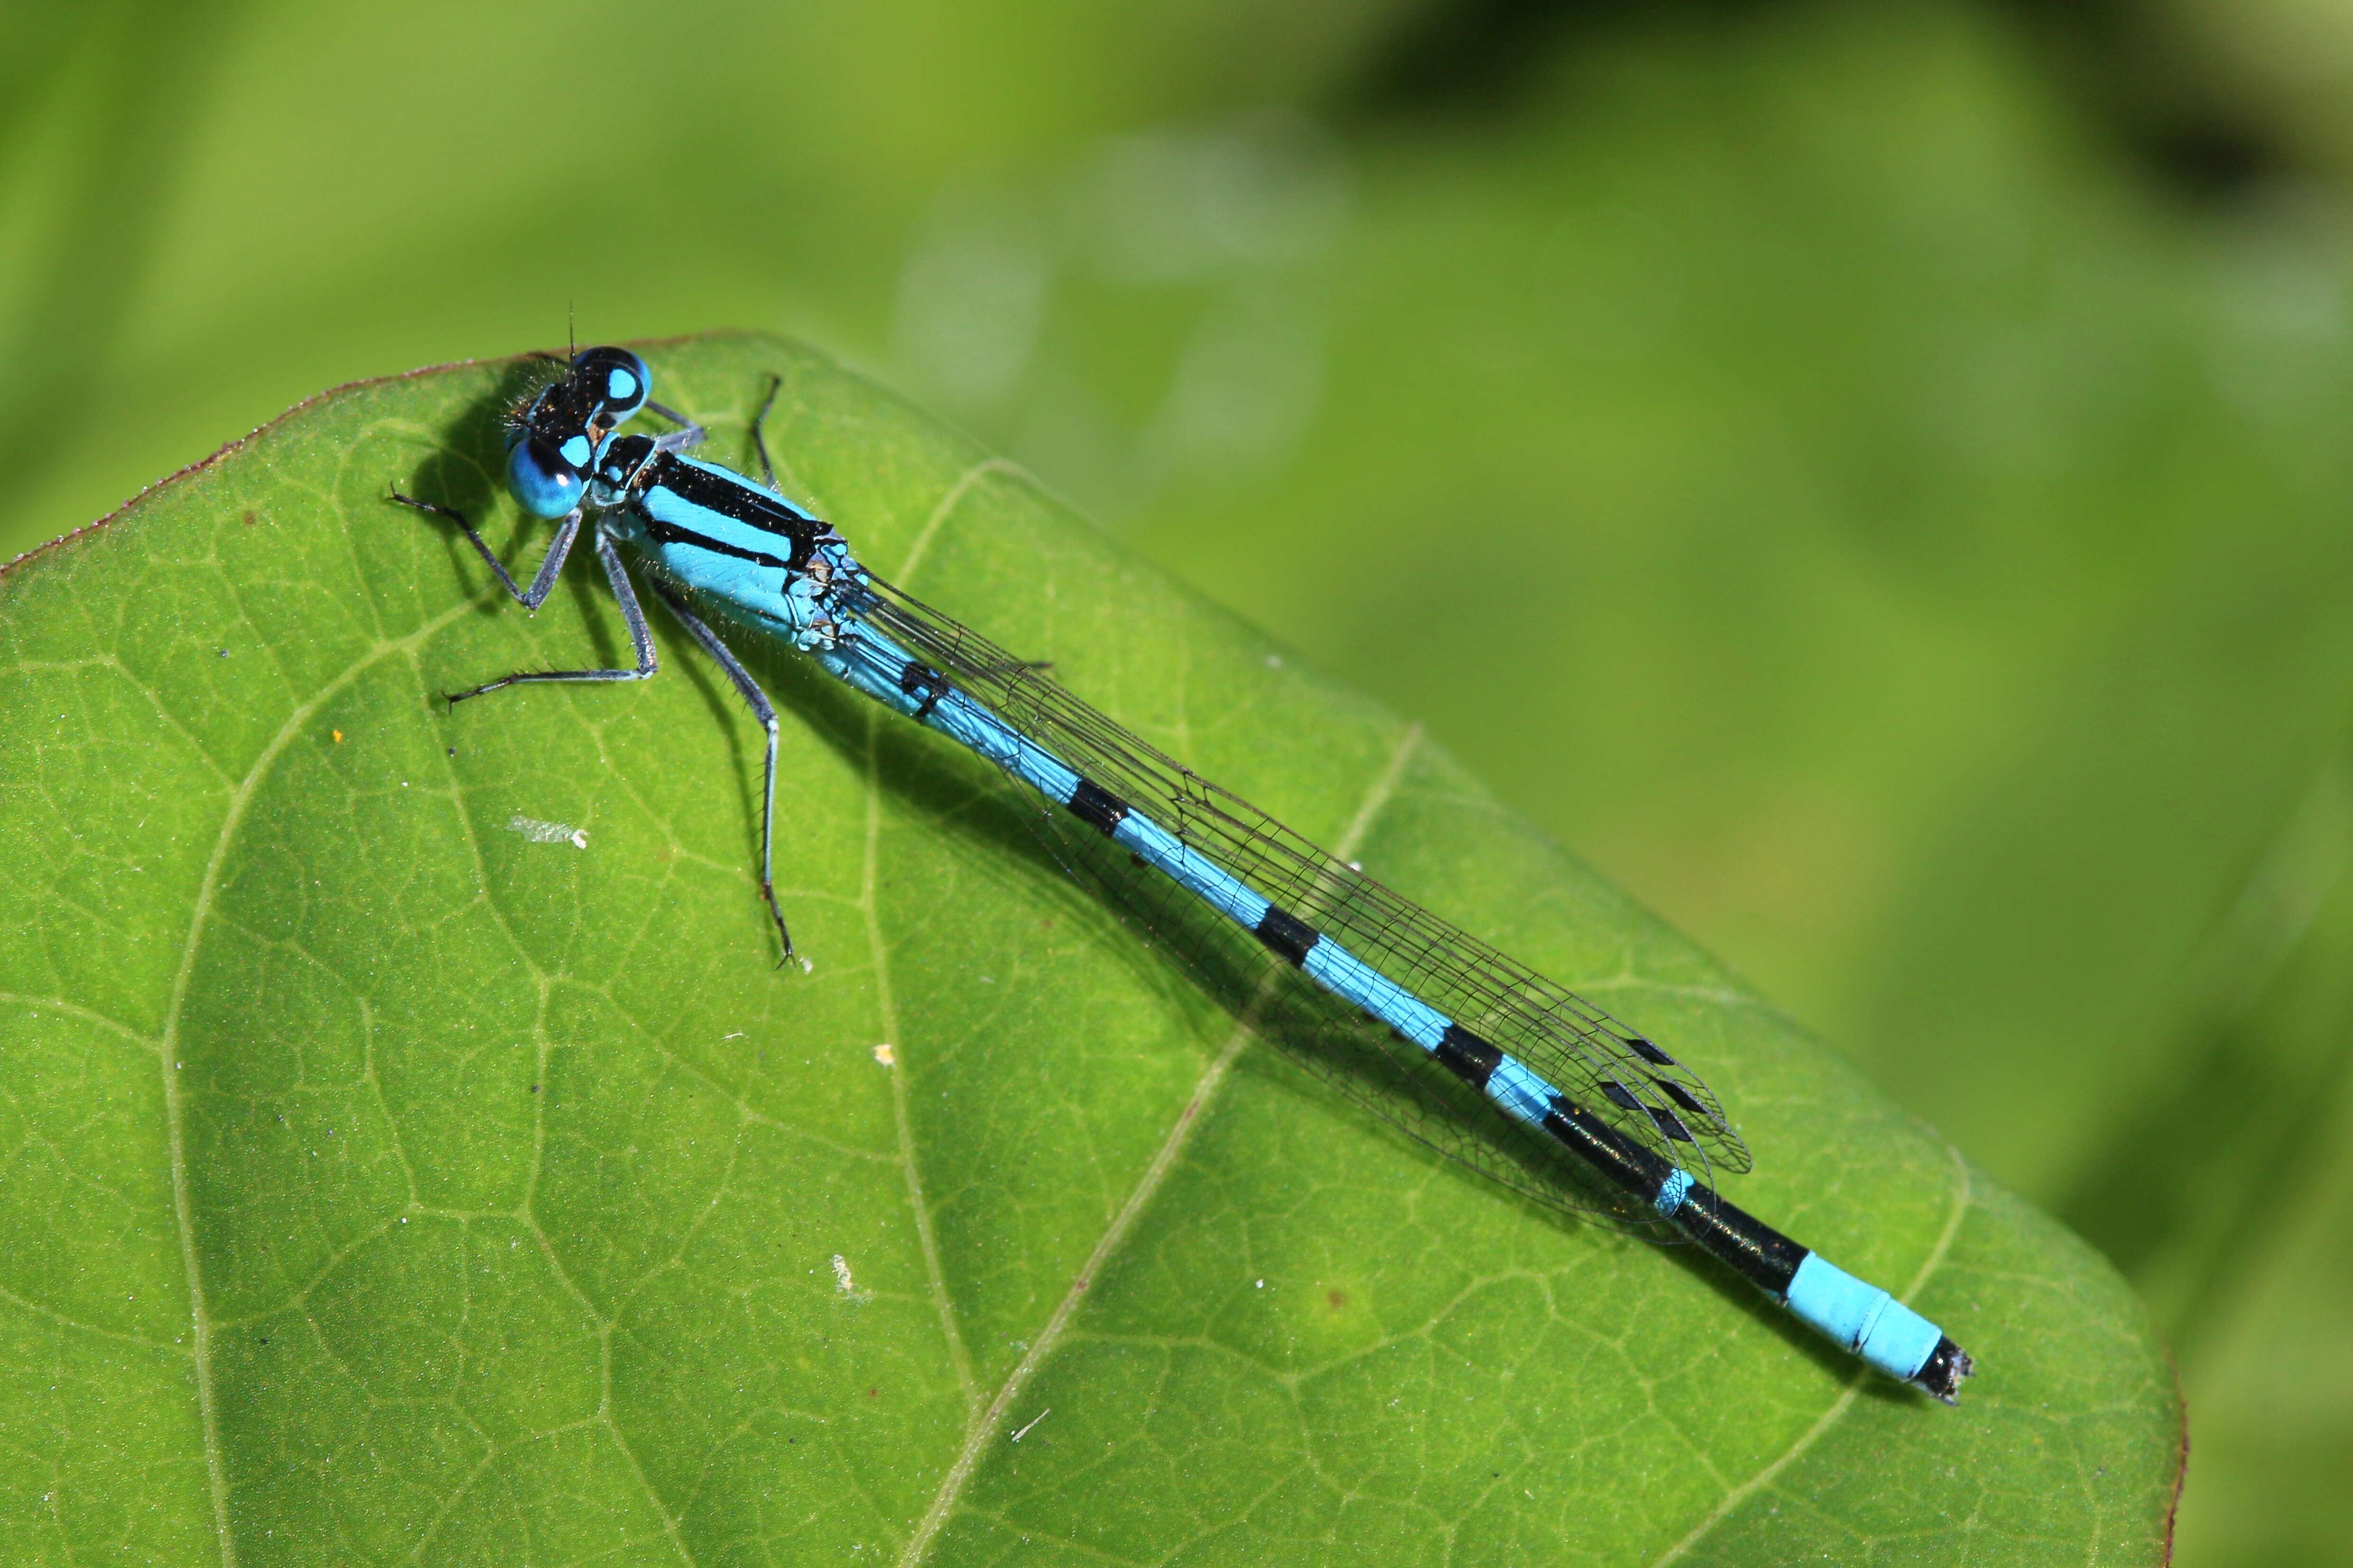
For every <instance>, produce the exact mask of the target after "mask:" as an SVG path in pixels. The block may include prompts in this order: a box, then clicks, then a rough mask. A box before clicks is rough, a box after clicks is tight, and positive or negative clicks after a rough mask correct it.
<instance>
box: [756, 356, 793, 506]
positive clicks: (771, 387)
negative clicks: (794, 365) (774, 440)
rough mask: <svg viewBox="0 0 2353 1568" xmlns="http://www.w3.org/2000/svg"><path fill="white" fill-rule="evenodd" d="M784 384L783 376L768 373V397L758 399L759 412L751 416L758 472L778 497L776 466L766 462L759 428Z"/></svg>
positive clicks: (763, 437) (765, 438)
mask: <svg viewBox="0 0 2353 1568" xmlns="http://www.w3.org/2000/svg"><path fill="white" fill-rule="evenodd" d="M784 384H785V378H784V377H783V376H781V375H778V374H776V373H775V372H774V371H771V372H769V374H768V395H767V396H765V397H764V398H762V399H760V412H758V413H757V414H754V416H752V450H754V452H757V453H758V454H760V472H761V473H762V474H763V475H765V476H766V478H767V481H768V488H769V489H772V490H776V493H777V494H778V495H782V494H783V493H784V491H783V490H781V489H777V485H776V464H774V463H772V462H770V461H769V460H768V437H766V436H765V435H763V434H762V433H761V427H762V426H765V425H766V424H767V422H768V410H769V409H771V408H774V407H775V406H776V389H777V388H778V387H780V386H782V385H784Z"/></svg>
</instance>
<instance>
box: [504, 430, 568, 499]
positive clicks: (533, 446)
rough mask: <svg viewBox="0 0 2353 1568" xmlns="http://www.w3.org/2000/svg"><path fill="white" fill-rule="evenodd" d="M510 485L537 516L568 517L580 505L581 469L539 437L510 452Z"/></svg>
mask: <svg viewBox="0 0 2353 1568" xmlns="http://www.w3.org/2000/svg"><path fill="white" fill-rule="evenodd" d="M507 485H508V487H509V488H510V489H512V490H513V491H514V497H515V500H519V501H521V502H522V508H523V510H525V511H527V512H530V513H531V514H532V515H533V516H534V517H547V518H555V517H565V516H568V515H569V514H570V513H571V511H572V509H573V508H575V507H576V506H578V505H579V504H580V491H581V489H582V486H581V482H580V470H579V469H578V468H575V467H573V466H572V465H571V464H570V463H567V462H565V460H564V458H563V455H562V454H561V453H559V452H557V451H556V449H555V448H554V447H552V446H550V445H548V444H547V442H545V441H543V440H542V439H541V438H540V437H536V436H532V437H526V438H524V439H523V440H521V441H518V442H516V443H515V445H514V447H513V449H512V450H511V451H509V452H508V453H507Z"/></svg>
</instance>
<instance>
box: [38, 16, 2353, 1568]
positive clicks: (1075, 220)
mask: <svg viewBox="0 0 2353 1568" xmlns="http://www.w3.org/2000/svg"><path fill="white" fill-rule="evenodd" d="M0 22H5V27H0V37H5V38H6V39H7V47H6V50H5V54H0V340H5V344H6V346H7V355H6V358H5V362H0V363H6V364H7V365H8V367H9V369H10V371H11V374H10V375H9V376H8V377H7V378H6V380H5V383H0V428H5V430H7V431H8V432H9V434H10V438H11V447H10V461H9V464H8V466H7V470H6V471H7V476H8V482H7V484H6V485H5V488H4V489H0V555H5V554H6V553H13V552H15V551H16V550H18V549H22V548H26V547H28V546H30V545H32V544H34V543H36V542H39V541H40V540H42V539H44V538H47V537H48V536H50V535H53V534H56V533H58V532H60V531H63V530H65V529H66V528H68V527H70V526H72V525H75V524H77V523H79V522H82V521H87V520H88V519H90V517H92V516H95V515H97V514H98V513H100V512H101V511H103V510H107V509H109V508H110V507H111V506H112V505H113V504H114V503H116V502H117V501H119V500H121V498H122V497H123V496H124V495H125V494H127V493H128V492H130V491H132V490H133V489H136V488H137V487H138V486H139V485H140V484H142V483H143V482H146V481H148V480H151V479H155V478H158V477H160V476H161V475H163V474H164V473H166V472H168V471H169V470H170V469H172V468H175V467H177V466H178V465H180V464H182V463H184V462H186V461H189V460H191V459H193V458H197V457H199V456H201V455H203V454H204V453H206V451H209V450H210V449H211V448H213V447H216V446H217V445H219V444H220V442H221V441H222V440H223V439H225V438H226V437H229V436H232V435H234V434H237V433H238V432H241V431H243V430H244V429H246V428H248V426H252V425H254V424H256V423H258V422H259V421H260V420H262V419H265V418H267V417H269V416H270V415H272V414H274V413H276V412H277V411H278V410H279V409H280V408H281V407H282V406H284V405H286V404H288V403H290V402H291V401H293V400H294V399H296V398H298V397H300V396H301V395H304V394H306V393H309V392H311V391H313V390H316V389H318V388H320V387H322V386H325V385H327V384H332V383H334V382H339V381H343V380H346V379H349V378H352V377H354V376H358V375H363V374H377V373H383V372H388V371H394V370H398V369H402V368H406V367H408V366H412V365H416V364H420V363H427V362H430V361H435V360H442V359H450V358H458V357H464V356H474V355H484V354H495V353H508V352H512V351H514V350H518V349H522V348H526V347H534V346H548V345H555V346H560V345H561V344H562V342H564V338H565V329H566V312H567V310H569V311H571V312H572V313H573V316H574V318H575V320H576V321H577V324H578V330H579V331H580V333H581V335H582V337H583V339H584V341H586V340H591V339H605V338H623V337H642V336H648V335H652V334H658V333H665V332H674V331H692V330H696V329H701V328H705V327H712V326H723V325H725V326H749V327H769V328H781V329H784V330H787V331H793V332H797V333H798V334H801V335H803V336H805V337H807V338H809V339H811V340H813V341H814V342H818V343H819V344H821V345H823V346H825V347H827V348H829V349H831V350H832V351H833V352H835V353H838V354H839V355H841V356H842V357H843V358H845V359H846V360H848V361H849V362H850V363H855V364H859V365H861V366H864V367H867V368H870V369H871V370H872V371H873V372H875V373H876V374H879V375H881V377H883V378H884V379H886V380H889V381H891V382H892V383H894V384H898V385H900V386H902V388H904V389H906V390H907V391H909V392H910V393H912V394H913V395H915V396H916V397H918V398H919V399H921V400H923V401H925V402H928V403H930V404H932V405H934V406H936V407H939V408H941V409H943V410H944V411H945V412H947V413H949V414H951V415H953V416H955V417H958V418H960V419H961V420H963V421H964V422H965V423H966V424H967V425H969V426H971V427H972V428H974V429H975V430H976V431H978V432H979V433H980V434H982V435H983V436H985V437H987V438H989V439H990V440H992V441H994V442H995V443H997V444H998V445H999V446H1000V447H1003V448H1005V449H1007V450H1008V451H1009V452H1011V453H1012V454H1014V455H1015V456H1017V457H1018V458H1020V459H1021V460H1022V461H1024V462H1025V463H1027V464H1028V465H1029V466H1030V467H1031V468H1034V469H1035V470H1036V471H1037V472H1038V473H1039V475H1040V476H1041V477H1042V478H1044V479H1046V480H1047V481H1048V482H1049V483H1050V484H1052V485H1054V486H1056V487H1057V488H1059V489H1062V490H1063V491H1065V492H1066V493H1068V494H1070V495H1071V496H1072V497H1073V498H1075V499H1076V500H1078V501H1080V502H1081V503H1082V505H1084V506H1086V507H1088V508H1089V509H1090V510H1092V511H1093V512H1094V513H1095V514H1096V515H1097V516H1099V517H1100V518H1101V519H1102V520H1103V523H1104V525H1105V526H1106V527H1107V528H1110V529H1112V530H1114V531H1117V532H1118V533H1120V534H1121V535H1122V536H1124V538H1126V539H1127V540H1129V541H1130V542H1132V543H1134V546H1135V547H1136V548H1137V549H1139V550H1141V551H1143V552H1145V553H1146V554H1148V555H1150V556H1151V557H1153V558H1154V559H1155V560H1156V561H1158V562H1160V563H1162V564H1163V565H1165V566H1166V567H1167V568H1168V569H1169V570H1171V571H1173V572H1175V573H1176V574H1179V575H1181V576H1183V577H1185V578H1187V579H1189V580H1190V581H1192V582H1193V583H1195V584H1198V585H1199V586H1200V587H1201V588H1202V589H1204V590H1205V591H1206V592H1208V594H1210V595H1213V596H1215V597H1217V598H1219V599H1220V600H1223V601H1224V602H1226V603H1227V604H1229V605H1233V606H1235V607H1237V608H1239V609H1240V610H1241V611H1242V612H1244V613H1245V614H1247V615H1249V616H1252V617H1253V618H1255V619H1257V620H1259V621H1261V623H1263V624H1265V625H1266V626H1270V627H1272V628H1275V629H1276V630H1277V631H1278V632H1279V633H1280V634H1282V636H1284V637H1287V638H1289V639H1291V640H1292V641H1293V642H1294V643H1295V644H1296V646H1298V647H1300V648H1301V649H1302V650H1303V653H1304V654H1305V655H1306V656H1308V657H1310V658H1313V659H1314V660H1316V661H1317V662H1319V663H1321V664H1323V665H1324V666H1325V667H1327V668H1332V669H1335V670H1336V671H1339V672H1341V673H1343V674H1345V676H1347V677H1348V678H1350V679H1354V680H1355V681H1356V682H1358V683H1360V684H1361V685H1363V686H1365V687H1366V688H1368V689H1371V690H1373V691H1375V692H1376V693H1377V694H1379V695H1380V696H1382V697H1383V698H1385V699H1386V700H1388V701H1389V702H1390V703H1391V704H1393V705H1394V706H1396V707H1397V708H1398V709H1399V710H1403V711H1406V712H1409V713H1411V714H1414V715H1416V716H1418V717H1419V718H1422V719H1424V720H1425V721H1428V723H1429V725H1430V729H1431V730H1432V731H1434V732H1435V733H1436V734H1437V735H1438V736H1439V737H1440V738H1441V739H1442V740H1443V741H1444V742H1447V743H1448V744H1449V745H1451V747H1452V748H1453V749H1454V750H1455V751H1457V752H1459V753H1461V755H1463V756H1464V757H1465V758H1466V759H1467V760H1469V761H1470V762H1471V763H1472V765H1473V766H1474V767H1475V768H1476V769H1478V770H1479V771H1480V772H1481V773H1483V774H1484V775H1485V776H1486V777H1487V778H1488V779H1489V780H1491V781H1492V782H1493V784H1495V785H1496V786H1497V787H1498V788H1499V789H1501V790H1502V791H1503V792H1504V794H1505V795H1507V796H1508V797H1510V798H1511V799H1512V800H1514V802H1515V803H1516V804H1517V805H1520V806H1521V807H1522V808H1524V809H1525V810H1526V811H1527V812H1528V813H1530V814H1531V815H1532V816H1535V818H1536V819H1538V820H1539V821H1541V822H1543V823H1545V824H1546V825H1547V826H1549V827H1550V828H1551V829H1552V831H1554V832H1555V833H1556V834H1557V835H1558V836H1559V837H1561V838H1562V839H1563V840H1564V841H1566V842H1567V843H1568V844H1569V845H1571V846H1573V847H1576V848H1577V849H1578V850H1579V851H1580V852H1582V853H1583V854H1585V855H1586V856H1588V858H1591V859H1592V860H1594V861H1595V862H1597V863H1598V864H1599V866H1600V867H1601V868H1603V869H1605V870H1606V871H1608V872H1609V873H1610V874H1611V875H1612V876H1614V877H1615V878H1617V879H1619V880H1620V881H1621V882H1623V883H1624V884H1626V885H1627V886H1628V887H1630V889H1633V890H1634V891H1635V892H1636V893H1637V894H1638V895H1639V896H1640V897H1641V898H1642V899H1644V900H1647V901H1648V902H1650V903H1651V904H1652V905H1654V906H1656V907H1657V908H1659V909H1661V910H1662V911H1663V912H1664V913H1665V914H1667V915H1668V916H1669V917H1670V918H1671V919H1672V920H1674V921H1677V922H1679V923H1680V924H1681V925H1683V927H1684V928H1685V929H1687V930H1688V931H1691V932H1692V933H1694V935H1696V936H1697V937H1699V938H1700V939H1701V940H1703V941H1704V942H1707V943H1709V944H1710V945H1712V946H1713V947H1714V948H1715V950H1716V951H1717V952H1720V953H1722V954H1723V955H1725V957H1726V958H1728V959H1729V960H1730V961H1731V962H1732V963H1735V964H1736V965H1737V966H1738V967H1740V968H1742V969H1744V970H1745V971H1746V972H1747V973H1749V974H1750V975H1751V976H1753V977H1754V978H1755V979H1756V980H1757V983H1758V984H1761V985H1762V986H1763V987H1764V988H1765V989H1766V990H1767V992H1768V993H1769V994H1772V995H1774V996H1775V997H1777V998H1778V1000H1780V1001H1781V1002H1782V1003H1783V1004H1785V1005H1787V1006H1788V1008H1789V1010H1790V1011H1791V1012H1793V1013H1794V1014H1796V1015H1797V1016H1799V1017H1801V1018H1804V1019H1806V1020H1807V1021H1808V1022H1810V1024H1812V1025H1814V1026H1817V1027H1819V1028H1820V1030H1821V1031H1822V1032H1823V1033H1824V1034H1825V1035H1826V1036H1828V1037H1829V1038H1830V1039H1831V1040H1832V1041H1833V1042H1834V1043H1835V1044H1836V1045H1838V1046H1839V1047H1841V1048H1842V1049H1844V1050H1846V1051H1847V1052H1849V1053H1851V1054H1852V1056H1853V1057H1854V1058H1856V1059H1857V1060H1858V1061H1860V1062H1861V1063H1862V1065H1863V1066H1864V1067H1865V1068H1867V1069H1868V1070H1869V1071H1870V1072H1871V1073H1873V1075H1874V1076H1875V1077H1876V1078H1877V1079H1879V1081H1880V1082H1881V1083H1883V1085H1884V1086H1885V1087H1886V1088H1887V1089H1888V1090H1889V1091H1890V1092H1891V1093H1892V1094H1893V1095H1894V1096H1895V1097H1896V1098H1897V1099H1898V1100H1901V1101H1903V1102H1904V1103H1905V1104H1906V1105H1908V1106H1910V1107H1912V1108H1913V1109H1914V1110H1916V1111H1918V1112H1919V1113H1920V1114H1921V1115H1922V1116H1924V1117H1926V1118H1927V1119H1929V1120H1930V1121H1933V1122H1935V1123H1936V1126H1937V1127H1939V1128H1940V1129H1941V1130H1942V1131H1944V1132H1946V1133H1947V1135H1949V1136H1950V1137H1951V1138H1952V1139H1953V1140H1955V1141H1956V1142H1957V1143H1958V1144H1959V1145H1960V1146H1961V1147H1962V1148H1963V1149H1964V1150H1965V1151H1967V1152H1968V1154H1969V1155H1970V1156H1971V1157H1972V1158H1974V1159H1976V1160H1977V1161H1978V1162H1979V1163H1982V1164H1984V1165H1985V1166H1987V1167H1988V1168H1989V1169H1990V1170H1991V1171H1992V1172H1993V1173H1995V1174H1997V1175H1998V1176H2000V1177H2001V1178H2002V1179H2004V1180H2006V1181H2008V1182H2009V1183H2010V1184H2013V1185H2015V1186H2017V1187H2019V1188H2020V1189H2021V1190H2022V1191H2024V1192H2025V1193H2027V1194H2030V1195H2031V1196H2032V1197H2034V1198H2035V1199H2036V1200H2038V1201H2039V1202H2041V1203H2042V1204H2043V1205H2046V1206H2048V1207H2050V1208H2052V1210H2054V1211H2055V1212H2057V1213H2058V1214H2060V1215H2063V1216H2064V1217H2065V1218H2067V1219H2068V1220H2069V1221H2070V1222H2071V1223H2072V1224H2073V1225H2074V1226H2076V1227H2077V1228H2078V1229H2080V1230H2081V1231H2083V1233H2084V1235H2086V1236H2087V1237H2090V1238H2091V1239H2092V1240H2093V1241H2094V1243H2096V1244H2097V1245H2099V1246H2100V1247H2103V1248H2104V1249H2105V1250H2106V1252H2107V1253H2108V1254H2109V1256H2110V1257H2112V1258H2114V1259H2115V1260H2116V1263H2117V1264H2118V1266H2119V1267H2120V1268H2123V1269H2124V1270H2125V1271H2126V1273H2127V1274H2128V1275H2129V1276H2131V1277H2132V1278H2133V1279H2135V1281H2136V1282H2137V1284H2138V1285H2139V1286H2140V1288H2141V1289H2142V1290H2143V1291H2144V1292H2145V1294H2146V1295H2147V1299H2148V1300H2149V1301H2150V1302H2151V1304H2152V1306H2153V1308H2154V1310H2156V1311H2157V1313H2158V1317H2159V1319H2160V1320H2161V1321H2162V1322H2163V1323H2164V1325H2165V1328H2166V1331H2167V1333H2168V1338H2169V1340H2170V1342H2171V1343H2172V1345H2173V1346H2174V1348H2175V1351H2176V1353H2177V1355H2178V1357H2179V1364H2180V1370H2181V1377H2182V1381H2183V1384H2184V1385H2185V1388H2186V1391H2187V1393H2188V1396H2189V1408H2190V1423H2191V1428H2192V1435H2193V1445H2194V1447H2193V1459H2192V1464H2191V1468H2190V1479H2189V1487H2188V1489H2187V1491H2186V1493H2185V1496H2184V1498H2183V1501H2182V1506H2181V1515H2180V1557H2179V1561H2180V1562H2182V1563H2185V1564H2207V1563H2242V1562H2243V1563H2295V1562H2314V1563H2318V1562H2341V1561H2346V1560H2347V1558H2348V1551H2353V1548H2348V1544H2347V1537H2346V1532H2345V1531H2344V1527H2343V1522H2342V1521H2343V1506H2342V1499H2343V1496H2344V1494H2345V1491H2346V1487H2347V1482H2348V1479H2353V1152H2348V1148H2353V1140H2348V1136H2347V1134H2348V1130H2353V1088H2348V1078H2353V1073H2348V1063H2353V726H2348V697H2353V526H2348V525H2353V460H2349V459H2348V444H2347V441H2346V439H2345V437H2346V434H2347V432H2348V430H2353V325H2349V324H2348V310H2353V205H2348V181H2353V94H2349V93H2348V91H2347V90H2346V89H2347V88H2348V85H2353V5H2347V4H2332V3H2330V0H2238V3H2236V4H2232V3H2228V0H2087V3H2084V4H2078V5H2068V6H2052V7H2036V6H2031V5H2024V4H2010V5H2003V4H1993V3H1990V0H1980V3H1977V4H1965V3H1963V0H1947V3H1942V4H1933V3H1924V4H1894V5H1820V4H1794V3H1781V4H1774V3H1766V0H1754V3H1747V4H1736V3H1730V0H1718V3H1715V4H1702V3H1697V0H1687V3H1683V4H1665V5H1641V6H1638V5H1624V4H1620V5H1609V4H1599V5H1544V4H1538V3H1535V0H1291V3H1290V4H1288V5H1282V6H1279V7H1276V6H1266V5H1245V4H1242V3H1241V0H1130V3H1128V4H1125V5H1117V6H1111V5H1099V4H1084V3H1082V0H1019V3H1017V0H996V3H991V4H957V3H956V0H880V3H875V4H869V5H860V6H854V7H853V6H844V5H818V4H807V5H778V4H771V5H685V6H672V7H666V8H661V9H659V10H649V9H647V8H644V7H638V6H624V5H607V4H602V3H579V0H575V3H574V4H569V5H553V4H537V5H502V6H499V7H495V8H490V7H482V6H478V5H459V4H449V3H438V4H431V3H427V4H420V3H410V4H406V5H396V6H376V5H366V6H363V5H332V6H331V5H284V4H269V3H266V0H250V3H242V4H236V3H227V0H170V3H164V4H153V3H139V0H94V3H91V4H87V5H81V6H79V7H74V8H68V7H64V6H58V5H27V4H25V3H24V0H16V3H14V4H11V5H8V6H7V7H5V10H0ZM845 521H847V522H849V523H852V524H854V521H855V520H845ZM967 608H969V607H968V606H967ZM1048 651H1050V650H1048ZM1763 1154H1764V1156H1765V1157H1767V1158H1770V1157H1771V1152H1770V1151H1763Z"/></svg>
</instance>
